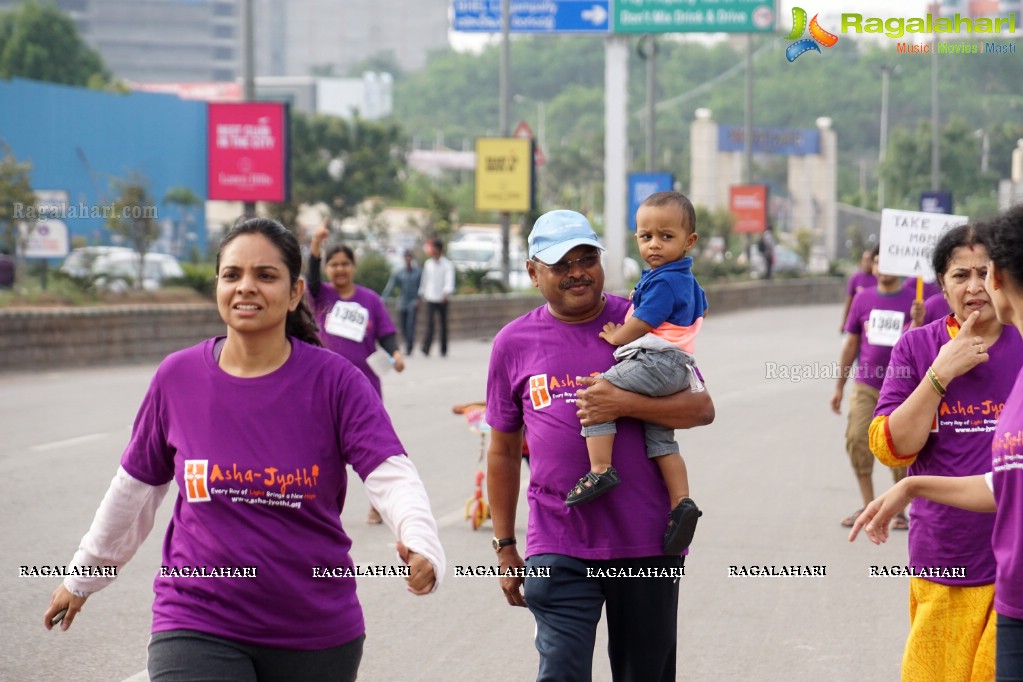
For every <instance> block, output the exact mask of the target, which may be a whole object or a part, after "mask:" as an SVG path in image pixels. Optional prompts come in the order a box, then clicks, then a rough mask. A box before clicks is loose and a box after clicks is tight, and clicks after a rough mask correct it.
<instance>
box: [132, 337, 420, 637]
mask: <svg viewBox="0 0 1023 682" xmlns="http://www.w3.org/2000/svg"><path fill="white" fill-rule="evenodd" d="M214 341H215V340H214V339H210V340H208V341H205V342H203V343H202V344H200V345H198V346H194V347H192V348H188V349H185V350H182V351H179V352H177V353H174V354H172V355H170V356H169V357H168V358H167V359H166V360H164V361H163V363H162V364H161V365H160V367H159V368H158V369H157V371H156V376H155V377H154V378H153V381H152V383H151V384H150V387H149V391H148V392H147V393H146V397H145V399H144V400H143V402H142V406H141V407H140V408H139V412H138V415H137V417H136V418H135V426H134V429H133V432H132V436H131V441H130V442H129V444H128V447H127V449H126V450H125V452H124V455H123V456H122V458H121V466H123V467H124V469H125V470H126V471H127V472H128V473H129V474H131V475H132V476H134V477H135V478H137V479H139V480H140V481H142V482H144V483H147V484H149V485H154V486H158V485H162V484H164V483H167V482H169V481H170V480H172V479H173V480H174V481H175V482H176V483H177V488H178V493H177V497H176V498H175V501H174V512H173V516H172V517H171V521H170V524H169V526H168V527H167V533H166V535H165V537H164V542H163V567H164V568H166V569H168V570H167V573H168V574H169V575H168V576H162V575H159V574H158V575H157V578H156V580H155V581H154V583H153V591H154V592H155V593H156V598H155V600H154V602H153V632H162V631H166V630H174V629H182V628H184V629H190V630H198V631H200V632H205V633H209V634H212V635H215V636H218V637H225V638H227V639H231V640H235V641H239V642H244V643H247V644H255V645H261V646H273V647H286V648H292V649H302V650H315V649H325V648H329V647H334V646H339V645H341V644H344V643H346V642H349V641H351V640H353V639H355V638H356V637H358V636H360V635H361V634H363V632H364V631H365V624H364V621H363V616H362V609H361V608H360V606H359V602H358V599H357V598H356V595H355V579H354V578H348V577H329V578H315V577H313V569H314V568H316V567H321V568H322V567H329V568H334V567H339V566H342V567H343V566H352V565H353V562H352V558H351V556H350V555H349V548H350V547H351V545H352V542H351V540H350V539H349V537H348V535H346V534H345V531H344V529H343V528H342V527H341V521H340V518H339V516H340V514H341V509H342V507H343V506H344V501H345V494H346V491H347V472H346V469H345V466H346V465H350V466H351V467H352V468H353V469H354V470H355V472H356V473H357V474H358V475H359V476H360V477H362V478H365V477H366V476H367V475H368V474H369V473H371V472H372V471H373V470H374V469H375V468H376V467H377V466H378V465H379V464H380V463H381V462H382V461H384V460H385V459H387V458H388V457H391V456H394V455H400V454H402V453H404V452H405V450H404V448H403V447H402V445H401V442H400V441H399V440H398V437H397V435H395V433H394V429H393V427H392V426H391V422H390V419H389V417H388V416H387V413H386V412H385V411H384V408H383V405H382V404H381V402H380V398H379V397H378V396H377V395H376V393H374V391H373V389H372V387H371V386H370V385H369V383H368V382H367V381H366V380H365V378H364V377H363V376H362V374H361V373H360V372H359V371H358V370H356V369H355V367H353V366H352V364H351V363H349V362H347V361H346V360H344V359H342V358H339V357H338V356H337V355H335V354H334V353H331V352H328V351H326V350H323V349H322V348H316V347H313V346H310V345H308V344H305V343H302V342H301V341H298V340H295V339H292V341H291V347H292V352H291V356H290V357H289V358H288V360H287V361H286V362H285V363H284V365H283V366H281V367H280V368H279V369H277V370H275V371H274V372H271V373H270V374H267V375H265V376H262V377H255V378H239V377H234V376H231V375H229V374H227V373H225V372H224V371H223V370H221V369H220V367H219V366H218V365H217V362H216V360H215V359H214V356H213V345H214ZM195 567H207V568H206V569H205V571H206V572H207V573H209V572H210V570H213V569H219V568H221V567H223V568H227V569H230V570H231V571H232V572H234V571H235V569H237V570H238V571H242V572H243V574H244V568H246V567H250V568H255V569H256V576H255V577H216V578H214V577H170V576H174V575H175V573H176V574H178V575H180V574H181V573H182V571H183V570H187V571H188V572H192V571H193V569H194V570H202V569H201V568H200V569H196V568H195ZM163 572H164V569H163V568H162V569H161V573H163Z"/></svg>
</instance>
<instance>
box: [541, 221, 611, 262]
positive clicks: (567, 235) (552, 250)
mask: <svg viewBox="0 0 1023 682" xmlns="http://www.w3.org/2000/svg"><path fill="white" fill-rule="evenodd" d="M528 241H529V257H530V259H533V258H536V259H537V260H540V261H543V262H544V263H551V264H552V263H557V262H558V261H559V260H561V259H562V258H564V257H565V254H566V253H568V252H569V251H571V250H572V249H574V248H575V247H577V246H593V247H596V248H598V249H600V250H601V251H603V250H604V247H603V246H601V245H600V242H599V241H597V233H596V232H594V231H593V228H592V227H591V226H590V221H589V220H587V219H586V216H584V215H583V214H582V213H576V212H575V211H565V210H560V211H548V212H547V213H544V214H543V215H542V216H540V217H539V218H538V219H537V221H536V222H535V223H534V224H533V229H532V231H530V233H529V240H528Z"/></svg>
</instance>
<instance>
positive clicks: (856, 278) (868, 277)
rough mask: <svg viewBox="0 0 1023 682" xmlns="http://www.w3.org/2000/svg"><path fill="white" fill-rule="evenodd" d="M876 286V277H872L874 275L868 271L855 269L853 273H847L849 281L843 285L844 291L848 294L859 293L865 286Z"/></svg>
mask: <svg viewBox="0 0 1023 682" xmlns="http://www.w3.org/2000/svg"><path fill="white" fill-rule="evenodd" d="M876 286H877V277H874V275H872V274H871V273H869V272H863V271H862V270H857V271H856V272H854V273H853V274H851V275H849V281H848V282H847V283H846V285H845V293H847V294H849V295H850V296H855V295H856V294H858V293H860V291H862V290H863V289H866V288H867V287H876Z"/></svg>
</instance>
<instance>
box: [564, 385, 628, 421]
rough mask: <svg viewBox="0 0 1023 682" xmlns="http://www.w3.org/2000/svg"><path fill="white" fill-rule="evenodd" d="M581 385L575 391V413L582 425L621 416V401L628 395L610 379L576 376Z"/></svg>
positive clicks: (612, 419)
mask: <svg viewBox="0 0 1023 682" xmlns="http://www.w3.org/2000/svg"><path fill="white" fill-rule="evenodd" d="M575 381H576V383H577V384H579V385H581V386H585V387H586V388H580V389H578V390H577V391H576V392H575V401H576V402H575V405H576V408H577V409H576V411H575V415H576V416H577V417H579V421H580V422H581V423H582V425H583V426H593V425H594V424H603V423H604V422H613V421H614V420H616V419H618V417H619V416H621V402H620V401H622V400H625V399H626V398H627V397H628V396H629V395H632V394H630V393H629V391H624V390H622V389H620V388H618V387H617V386H615V385H614V384H612V383H611V382H610V381H607V380H605V379H601V378H600V377H576V378H575Z"/></svg>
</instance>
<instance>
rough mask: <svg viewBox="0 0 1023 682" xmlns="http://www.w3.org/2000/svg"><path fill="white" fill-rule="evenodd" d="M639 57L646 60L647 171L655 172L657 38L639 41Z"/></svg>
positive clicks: (649, 36)
mask: <svg viewBox="0 0 1023 682" xmlns="http://www.w3.org/2000/svg"><path fill="white" fill-rule="evenodd" d="M639 56H640V57H642V58H643V59H645V60H646V170H647V172H648V173H649V172H652V171H653V170H654V145H655V140H656V138H657V127H656V126H657V112H656V110H655V106H656V102H657V93H656V88H657V79H656V75H657V37H656V36H654V34H652V33H648V34H646V35H644V36H643V37H642V38H640V39H639Z"/></svg>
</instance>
